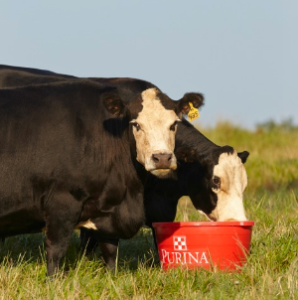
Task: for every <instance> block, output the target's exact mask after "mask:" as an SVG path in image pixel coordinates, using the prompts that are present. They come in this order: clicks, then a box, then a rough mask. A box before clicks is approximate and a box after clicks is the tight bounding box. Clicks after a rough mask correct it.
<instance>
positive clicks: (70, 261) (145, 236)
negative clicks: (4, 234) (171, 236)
mask: <svg viewBox="0 0 298 300" xmlns="http://www.w3.org/2000/svg"><path fill="white" fill-rule="evenodd" d="M201 131H202V132H203V133H204V134H205V135H206V136H207V137H209V138H210V139H211V140H212V141H214V142H215V143H217V144H218V145H222V146H223V145H227V144H228V145H231V146H234V148H235V149H236V150H237V151H243V150H248V151H249V152H250V153H251V155H250V157H249V158H248V161H247V163H246V169H247V173H248V177H249V184H248V187H247V189H246V191H245V207H246V211H247V216H248V218H249V219H250V220H254V221H255V226H254V229H253V238H252V245H251V254H250V256H249V259H248V263H247V264H246V265H245V267H244V268H243V269H242V272H241V273H221V272H216V273H214V272H210V271H205V270H196V271H187V270H171V271H168V272H164V271H163V270H162V269H161V268H160V266H159V262H158V257H157V253H156V251H155V249H154V244H153V240H152V236H151V232H150V231H149V230H146V229H144V230H142V231H141V232H140V233H139V234H138V235H137V236H136V237H135V238H133V239H131V240H127V241H121V244H120V249H119V255H118V256H119V262H118V268H117V271H116V273H115V274H112V273H110V272H109V271H107V270H105V268H104V267H103V266H102V265H101V264H100V262H99V260H98V258H99V256H100V253H99V252H98V253H96V254H95V255H94V256H93V257H86V256H84V255H82V253H80V252H79V250H78V248H79V247H78V246H79V240H78V235H77V233H76V234H74V236H73V240H72V243H71V246H70V248H69V250H68V253H67V256H66V259H65V260H64V266H63V268H62V269H63V270H62V271H61V272H60V273H59V274H58V275H57V277H56V278H55V279H53V280H52V281H45V273H46V265H45V256H44V250H43V242H44V236H43V235H42V234H37V235H31V236H29V235H25V236H19V237H12V238H8V239H7V240H6V242H5V244H4V245H2V246H1V247H0V248H1V249H0V260H1V266H0V299H5V300H6V299H26V300H27V299H32V300H33V299H241V300H243V299H298V130H297V128H294V127H293V128H292V127H291V128H283V127H282V126H274V127H273V128H266V127H260V128H259V129H257V130H255V131H247V130H244V129H241V128H238V127H236V126H232V125H230V124H228V123H221V124H218V125H217V126H216V127H215V128H212V129H201ZM176 220H180V221H186V220H192V221H195V220H202V218H201V217H200V216H199V215H198V214H197V213H196V211H195V210H194V209H193V207H192V205H191V204H190V202H189V200H188V198H187V197H183V198H181V199H180V203H179V211H178V213H177V217H176Z"/></svg>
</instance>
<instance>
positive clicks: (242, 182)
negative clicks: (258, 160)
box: [178, 146, 249, 221]
mask: <svg viewBox="0 0 298 300" xmlns="http://www.w3.org/2000/svg"><path fill="white" fill-rule="evenodd" d="M210 152H211V153H210V154H209V155H208V156H207V157H204V158H202V157H200V155H197V154H195V153H194V152H192V154H191V155H190V154H188V155H185V153H184V156H183V157H184V160H185V161H186V160H188V161H189V163H187V164H186V166H187V167H186V169H185V170H187V172H188V179H187V183H186V184H187V189H188V194H189V196H190V198H191V200H192V202H193V205H194V206H195V207H196V209H197V210H198V211H199V212H200V213H202V214H204V215H206V216H207V217H208V218H209V219H211V220H213V221H232V220H237V221H245V220H247V219H246V216H245V211H244V207H243V192H244V189H245V187H246V185H247V175H246V171H245V168H244V163H245V161H246V159H247V157H248V155H249V153H248V152H247V151H244V152H241V153H237V152H236V151H234V149H233V148H231V147H229V146H225V147H218V148H215V149H213V150H210ZM178 157H179V156H178Z"/></svg>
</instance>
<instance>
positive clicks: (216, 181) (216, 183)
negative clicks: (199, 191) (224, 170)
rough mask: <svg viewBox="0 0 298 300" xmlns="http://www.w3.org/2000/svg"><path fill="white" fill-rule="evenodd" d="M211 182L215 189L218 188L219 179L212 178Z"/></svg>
mask: <svg viewBox="0 0 298 300" xmlns="http://www.w3.org/2000/svg"><path fill="white" fill-rule="evenodd" d="M212 182H213V184H214V185H215V187H216V188H220V178H219V177H217V176H214V177H213V178H212Z"/></svg>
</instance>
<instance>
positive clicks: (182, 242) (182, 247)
mask: <svg viewBox="0 0 298 300" xmlns="http://www.w3.org/2000/svg"><path fill="white" fill-rule="evenodd" d="M173 241H174V250H177V251H186V250H187V245H186V236H175V235H174V236H173Z"/></svg>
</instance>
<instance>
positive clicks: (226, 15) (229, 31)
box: [0, 0, 298, 128]
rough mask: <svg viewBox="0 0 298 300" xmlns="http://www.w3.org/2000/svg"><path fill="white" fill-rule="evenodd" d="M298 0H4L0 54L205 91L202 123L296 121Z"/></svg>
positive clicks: (4, 60) (1, 59) (175, 94)
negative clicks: (220, 121)
mask: <svg viewBox="0 0 298 300" xmlns="http://www.w3.org/2000/svg"><path fill="white" fill-rule="evenodd" d="M297 13H298V1H295V0H287V1H276V0H264V1H262V0H250V1H241V0H227V1H221V0H204V1H200V0H189V1H176V0H172V1H166V0H159V1H157V0H151V1H145V0H143V1H141V0H122V1H121V0H115V1H113V0H110V1H101V0H89V1H77V0H73V1H69V0H63V1H57V0H52V1H47V2H46V1H43V2H42V1H37V0H34V1H31V0H28V1H1V4H0V36H1V46H0V63H1V64H9V65H15V66H27V67H35V68H41V69H48V70H51V71H55V72H61V73H65V74H71V75H76V76H96V77H118V76H119V77H120V76H121V77H122V76H128V77H135V78H141V79H145V80H148V81H151V82H153V83H154V84H156V85H157V86H158V87H159V88H160V89H161V90H162V91H163V92H165V93H167V94H168V95H169V96H170V97H172V98H173V99H179V98H181V97H182V95H183V94H184V93H185V92H190V91H199V92H202V93H204V95H205V97H206V105H205V107H204V108H203V109H202V110H201V117H200V119H199V123H200V124H201V125H203V126H212V124H215V123H216V122H217V121H218V120H229V121H231V122H233V123H234V124H239V125H242V126H244V127H248V128H254V125H255V124H257V123H260V122H264V121H267V120H269V119H273V120H275V121H277V122H280V121H282V120H284V119H286V118H292V119H293V120H294V122H295V123H296V124H298V54H297V53H298V38H297V36H298V35H297V29H298V18H297Z"/></svg>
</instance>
